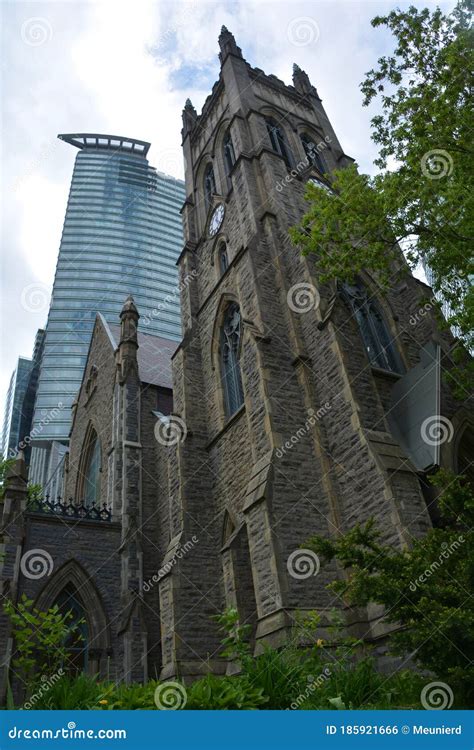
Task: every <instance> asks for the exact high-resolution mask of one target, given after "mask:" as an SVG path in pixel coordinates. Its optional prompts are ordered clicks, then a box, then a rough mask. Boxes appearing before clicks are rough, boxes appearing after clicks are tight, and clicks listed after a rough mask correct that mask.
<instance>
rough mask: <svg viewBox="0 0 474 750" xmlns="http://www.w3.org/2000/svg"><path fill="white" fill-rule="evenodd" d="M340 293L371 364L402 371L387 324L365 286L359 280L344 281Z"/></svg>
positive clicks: (393, 370) (384, 368)
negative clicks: (352, 317)
mask: <svg viewBox="0 0 474 750" xmlns="http://www.w3.org/2000/svg"><path fill="white" fill-rule="evenodd" d="M342 295H343V297H344V299H345V300H346V302H347V303H348V305H349V307H350V308H351V310H352V313H353V315H354V317H355V319H356V321H357V324H358V326H359V330H360V334H361V336H362V340H363V342H364V345H365V349H366V352H367V356H368V358H369V361H370V363H371V365H372V366H373V367H380V368H381V369H383V370H390V371H392V372H402V371H403V367H402V364H401V360H400V357H399V354H398V352H397V350H396V349H395V347H394V345H393V342H392V337H391V335H390V332H389V330H388V327H387V324H386V323H385V320H384V318H383V316H382V313H381V312H380V310H379V307H378V305H377V303H376V302H375V301H374V299H372V297H371V296H370V295H369V293H368V290H367V289H366V287H365V286H364V285H363V284H362V282H361V281H359V280H357V281H356V282H355V283H354V284H348V283H345V284H343V286H342Z"/></svg>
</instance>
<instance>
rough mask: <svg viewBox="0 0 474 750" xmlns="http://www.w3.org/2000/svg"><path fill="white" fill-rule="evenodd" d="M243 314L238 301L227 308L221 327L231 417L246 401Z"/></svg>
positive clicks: (229, 415)
mask: <svg viewBox="0 0 474 750" xmlns="http://www.w3.org/2000/svg"><path fill="white" fill-rule="evenodd" d="M240 343H241V316H240V308H239V306H238V304H237V303H235V302H232V303H231V304H230V305H229V306H228V307H227V309H226V311H225V315H224V320H223V323H222V328H221V341H220V345H221V352H220V353H221V376H222V386H223V390H224V402H225V409H226V415H227V416H228V417H231V416H232V414H235V412H236V411H237V409H239V408H240V407H241V406H242V404H243V403H244V392H243V388H242V376H241V372H240V362H239V359H240Z"/></svg>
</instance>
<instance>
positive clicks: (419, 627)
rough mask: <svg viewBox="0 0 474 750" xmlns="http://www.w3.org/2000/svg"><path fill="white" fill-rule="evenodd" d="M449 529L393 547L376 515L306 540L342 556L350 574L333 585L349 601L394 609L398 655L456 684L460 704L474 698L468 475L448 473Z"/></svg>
mask: <svg viewBox="0 0 474 750" xmlns="http://www.w3.org/2000/svg"><path fill="white" fill-rule="evenodd" d="M434 483H435V484H437V485H438V486H439V487H440V488H441V490H442V494H441V496H440V501H439V507H440V512H441V514H442V518H443V522H444V526H443V527H440V528H433V529H431V530H430V531H429V532H428V533H427V534H426V535H425V536H423V537H421V538H416V539H414V540H413V543H412V546H411V547H410V548H409V549H404V550H399V549H395V548H394V547H392V546H387V545H386V544H384V543H383V542H382V540H381V534H380V532H379V530H378V529H377V528H376V526H375V523H374V521H373V520H370V521H369V522H368V523H366V524H365V525H363V526H362V525H357V526H355V527H354V528H353V529H352V530H350V531H349V532H348V533H346V534H343V535H341V536H340V537H337V538H333V539H326V538H323V537H314V538H312V539H310V540H309V542H308V543H306V544H305V546H306V547H309V548H310V549H312V550H313V551H314V552H316V553H317V554H318V555H320V556H321V557H322V558H323V559H324V560H333V559H336V560H337V561H338V562H339V563H340V565H341V566H342V568H343V569H344V570H345V571H346V577H345V578H344V579H341V580H338V581H335V582H333V583H332V584H330V587H331V588H332V589H333V590H334V591H336V592H337V593H338V594H340V595H342V596H343V597H344V598H345V599H346V601H347V603H348V604H350V605H353V606H365V605H367V604H369V603H370V602H375V603H377V604H382V605H384V607H385V608H386V615H385V621H386V622H387V623H391V624H393V626H394V628H395V632H394V634H393V635H392V639H391V643H392V646H393V649H394V651H395V652H396V653H398V654H405V655H406V654H409V653H411V654H413V656H414V658H415V660H416V661H417V662H418V663H419V664H420V666H422V667H424V668H427V669H429V670H430V671H432V672H434V673H435V674H436V675H438V676H439V677H440V678H441V679H443V680H445V681H446V682H448V684H449V685H450V687H451V688H452V689H453V691H454V694H455V699H456V702H457V704H458V705H459V704H461V705H462V703H463V702H464V703H469V702H470V701H472V700H473V699H474V667H473V664H472V654H473V653H474V605H473V600H472V596H470V593H471V591H472V584H473V580H474V532H473V531H472V529H473V526H474V524H473V521H474V494H473V491H472V488H471V487H470V486H469V484H468V483H467V482H466V481H465V479H464V478H463V477H461V476H454V475H452V474H451V473H449V472H446V471H443V472H440V473H439V474H438V475H437V476H436V478H435V479H434Z"/></svg>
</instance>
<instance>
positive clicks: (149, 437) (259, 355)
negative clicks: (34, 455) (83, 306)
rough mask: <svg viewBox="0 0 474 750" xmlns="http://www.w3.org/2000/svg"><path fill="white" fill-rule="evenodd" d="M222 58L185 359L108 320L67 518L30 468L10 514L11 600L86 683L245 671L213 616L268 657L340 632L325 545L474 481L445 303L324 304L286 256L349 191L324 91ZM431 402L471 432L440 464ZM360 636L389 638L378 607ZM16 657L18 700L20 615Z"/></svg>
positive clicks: (408, 292) (411, 516) (337, 292)
mask: <svg viewBox="0 0 474 750" xmlns="http://www.w3.org/2000/svg"><path fill="white" fill-rule="evenodd" d="M219 45H220V55H219V59H220V73H219V78H218V80H217V82H216V83H215V84H214V86H213V89H212V91H211V93H210V95H209V96H208V98H207V99H206V101H205V103H204V106H203V109H202V112H201V114H199V115H198V114H197V112H196V110H195V109H194V107H193V105H192V104H191V102H190V101H189V100H188V101H187V102H186V105H185V107H184V111H183V130H182V137H183V150H184V157H185V164H186V175H185V179H186V196H187V197H186V200H185V203H184V206H183V209H182V215H183V222H184V230H185V245H184V247H183V250H182V253H181V256H180V258H179V268H180V292H181V311H182V313H181V314H182V329H183V338H182V341H181V343H180V344H179V345H178V346H176V345H175V344H173V343H171V342H169V341H165V340H163V339H160V338H158V337H156V336H151V335H146V334H142V333H138V332H137V322H138V319H139V313H140V311H139V310H137V308H136V306H135V304H134V301H133V299H132V298H128V299H127V300H126V301H125V302H124V307H123V310H122V312H121V315H120V321H117V325H116V326H112V325H108V324H107V323H106V322H105V320H104V319H103V317H102V316H101V315H100V313H98V315H97V319H96V324H95V329H94V333H93V337H92V342H91V346H90V350H89V355H88V362H87V366H86V370H85V375H84V380H83V383H82V386H81V389H80V392H79V394H78V397H77V400H76V402H75V404H74V406H73V410H74V418H73V426H72V432H71V440H70V453H69V457H68V463H67V466H66V477H65V487H66V491H65V498H63V499H57V498H41V499H39V500H38V499H36V500H34V501H31V500H29V501H28V500H27V497H26V480H25V470H24V462H23V459H22V457H21V456H19V458H18V460H17V462H16V464H15V466H14V467H13V469H12V470H11V472H10V475H9V477H8V480H7V487H6V493H5V499H4V502H3V517H2V528H1V533H2V536H3V551H4V555H3V557H2V559H1V560H0V570H1V586H2V596H4V597H5V596H6V597H9V598H12V599H13V600H15V601H16V600H17V599H18V598H19V597H20V596H21V595H22V594H23V593H26V594H27V595H28V596H29V597H30V598H31V599H33V600H34V601H35V603H36V605H37V606H38V607H40V608H46V609H47V608H48V607H50V606H52V605H53V604H54V603H56V602H58V603H60V604H61V606H64V607H65V608H66V609H72V610H73V612H74V613H77V616H78V617H79V616H80V617H82V618H83V619H84V623H83V642H82V645H80V646H78V645H77V644H76V645H74V644H71V648H70V662H71V669H84V670H87V671H89V672H90V673H92V674H98V675H99V676H101V677H109V678H111V679H121V680H127V681H142V680H146V679H147V678H155V677H160V678H161V679H163V680H165V679H172V678H175V677H180V678H182V679H185V680H190V679H193V678H195V677H196V676H199V675H202V674H204V673H206V672H207V671H209V670H211V671H213V672H215V673H225V671H226V670H227V669H228V665H227V664H226V663H225V661H224V660H223V659H222V657H221V656H220V647H219V640H220V636H219V632H218V630H217V626H216V624H215V621H214V620H213V619H212V618H213V616H215V615H216V614H219V613H221V612H222V611H223V610H224V609H225V608H226V607H229V606H232V607H236V608H237V610H238V612H239V614H240V619H241V621H242V622H246V623H249V624H250V625H251V626H252V643H253V647H254V648H255V651H256V652H258V650H259V649H260V648H261V647H262V644H263V643H270V644H273V645H274V646H279V645H281V644H284V642H285V639H286V638H287V636H288V634H289V632H290V629H291V627H292V624H293V622H294V618H295V613H296V612H297V611H301V610H303V611H304V610H314V609H316V610H318V612H319V613H320V614H321V616H322V621H321V627H322V632H324V627H325V624H327V615H328V613H329V612H330V610H332V609H333V607H335V606H336V607H342V606H343V605H342V602H341V601H338V600H336V598H335V596H334V595H333V594H330V593H329V592H328V590H327V588H326V587H327V584H328V582H329V581H330V580H331V579H332V578H333V577H334V576H337V575H341V573H340V571H338V570H337V569H336V567H335V566H333V567H331V566H329V567H326V566H324V567H323V566H321V568H320V567H319V561H318V560H317V559H315V558H314V556H312V555H311V554H308V552H307V551H306V553H305V552H304V550H302V549H300V548H301V547H304V544H305V541H306V540H307V539H308V538H309V537H310V536H311V535H314V534H323V535H328V536H330V535H335V534H338V533H340V532H341V531H342V532H344V531H346V530H348V529H350V528H351V527H352V526H353V525H354V524H356V523H357V522H364V521H366V520H367V519H368V518H369V517H371V516H372V517H374V518H375V519H376V522H377V524H378V525H379V527H380V528H381V529H382V530H383V532H384V536H385V539H386V540H387V541H389V542H390V543H392V544H393V545H404V544H407V543H409V542H410V540H411V539H412V538H413V537H414V536H417V535H419V534H423V533H424V532H426V530H427V529H429V527H430V525H431V524H432V523H435V522H436V513H435V506H436V503H435V502H434V500H435V499H434V497H433V495H432V494H430V491H429V489H428V487H427V484H426V482H425V477H426V472H427V471H428V470H429V469H430V468H432V467H433V466H436V465H443V466H446V467H450V468H454V469H459V470H460V469H461V468H462V467H463V466H464V462H466V460H467V455H468V449H469V446H472V433H471V432H469V430H470V428H469V415H468V412H467V408H466V405H460V403H459V402H457V401H454V399H453V398H452V397H451V395H450V393H449V391H448V390H447V388H446V386H445V385H444V381H443V379H442V378H440V377H439V374H440V372H442V370H443V369H444V368H446V367H449V363H450V356H449V353H450V347H451V346H452V344H453V339H452V337H451V336H450V334H446V333H440V332H438V331H437V329H436V325H435V323H434V318H433V316H432V314H431V312H430V311H429V310H428V311H426V306H425V307H424V305H425V303H426V299H427V297H429V296H430V295H431V290H430V289H429V287H427V286H426V285H424V284H423V283H422V282H420V281H418V280H417V279H415V278H414V277H412V276H411V275H409V274H407V276H406V277H405V278H404V280H403V282H400V281H397V284H396V286H394V287H393V288H392V289H391V290H390V292H389V293H387V294H384V295H382V294H381V293H380V291H379V287H378V285H377V282H376V279H375V278H373V277H372V276H371V275H370V274H369V273H364V274H363V275H362V276H361V278H360V279H358V280H357V281H356V282H353V283H351V284H344V285H336V284H329V283H326V284H321V283H320V281H319V280H318V275H317V271H316V266H315V262H314V259H312V258H308V257H303V256H302V255H301V252H300V250H299V249H298V248H297V247H294V246H293V245H292V244H291V242H290V240H289V238H288V228H289V227H290V226H293V225H295V224H297V223H298V222H299V220H300V219H301V217H302V214H303V213H304V211H305V206H306V205H307V204H306V203H305V198H304V194H305V190H306V184H307V182H308V181H309V180H311V181H312V182H313V183H314V184H315V185H316V186H317V187H319V188H320V189H321V190H330V189H331V188H330V174H331V171H332V170H333V169H336V168H340V167H344V166H346V165H348V164H349V163H351V162H352V159H351V158H350V157H349V156H347V155H346V154H345V153H344V151H343V150H342V148H341V146H340V144H339V141H338V139H337V136H336V134H335V132H334V130H333V128H332V126H331V123H330V122H329V120H328V117H327V115H326V113H325V111H324V108H323V105H322V102H321V99H320V98H319V96H318V92H317V90H316V88H315V87H314V86H313V85H312V84H311V82H310V80H309V78H308V75H307V74H306V73H305V72H304V71H303V70H301V69H300V68H298V67H297V66H296V65H295V67H294V72H293V85H286V84H284V83H283V82H282V81H280V80H279V79H278V78H276V77H275V76H273V75H267V74H265V73H264V72H263V71H262V70H260V69H258V68H253V67H251V66H250V65H249V63H248V62H246V60H245V59H244V58H243V56H242V52H241V50H240V48H239V47H238V46H237V44H236V41H235V39H234V37H233V36H232V34H231V33H230V32H229V31H227V29H225V28H223V29H222V32H221V35H220V37H219ZM400 262H402V260H401V261H400ZM157 314H159V311H157ZM420 383H421V388H420ZM440 383H441V385H440ZM412 392H414V393H415V394H416V399H413V398H410V393H412ZM430 399H431V400H430ZM401 401H402V402H403V405H404V406H403V409H402V410H400V408H399V404H400V402H401ZM418 401H419V402H421V403H422V406H423V408H424V409H425V411H424V412H423V413H422V415H421V416H423V415H424V416H425V417H426V416H427V417H428V420H429V418H432V419H437V420H438V423H439V420H444V421H443V424H444V425H448V426H449V428H450V429H451V434H450V435H449V436H448V438H449V439H446V440H444V441H439V442H440V443H441V445H437V446H435V448H433V449H432V444H433V442H434V441H433V440H431V441H430V440H429V439H428V438H429V436H428V438H427V439H426V440H424V441H423V440H421V441H420V440H418V442H417V440H416V438H417V437H418V438H419V432H420V429H419V422H420V413H419V408H420V407H419V404H418V403H417V402H418ZM417 410H418V411H417ZM404 419H405V422H404ZM425 423H426V419H424V421H423V425H425ZM438 423H437V424H438ZM423 425H422V426H423ZM417 431H418V432H417ZM422 437H423V435H422ZM346 616H347V623H348V626H350V627H351V628H352V632H354V633H355V634H357V635H359V636H360V637H364V638H366V639H367V640H368V641H370V642H372V643H375V644H377V643H383V642H384V638H386V632H387V631H386V629H385V628H384V626H383V625H382V624H381V622H380V618H381V612H380V611H378V610H375V609H371V608H370V607H369V608H367V609H366V610H364V611H360V610H358V611H357V612H354V611H347V612H346ZM0 644H1V649H2V652H3V653H2V655H1V657H0V658H1V665H0V667H1V675H0V676H1V679H2V685H3V688H4V686H5V679H6V674H7V673H8V671H9V670H10V675H11V678H12V676H13V679H14V669H13V667H12V664H11V661H12V652H13V650H14V644H13V642H12V638H11V632H10V630H9V624H8V621H7V619H6V618H5V616H4V615H3V614H1V615H0Z"/></svg>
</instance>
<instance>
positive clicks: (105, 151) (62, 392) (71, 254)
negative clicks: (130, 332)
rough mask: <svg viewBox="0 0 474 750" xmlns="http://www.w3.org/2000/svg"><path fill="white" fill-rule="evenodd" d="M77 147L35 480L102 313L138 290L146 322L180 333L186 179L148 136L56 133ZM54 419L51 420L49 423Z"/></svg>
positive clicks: (52, 452) (43, 376) (66, 425)
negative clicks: (162, 167) (154, 160)
mask: <svg viewBox="0 0 474 750" xmlns="http://www.w3.org/2000/svg"><path fill="white" fill-rule="evenodd" d="M58 137H59V138H60V139H61V140H62V141H64V142H66V143H69V144H71V145H72V146H75V147H76V148H78V149H79V151H78V153H77V156H76V161H75V165H74V172H73V176H72V182H71V188H70V193H69V200H68V204H67V209H66V216H65V220H64V227H63V233H62V237H61V244H60V249H59V256H58V262H57V267H56V275H55V279H54V285H53V293H52V298H51V305H50V310H49V316H48V322H47V326H46V337H45V344H44V353H43V357H42V362H41V368H40V375H39V382H38V389H37V396H36V402H35V409H34V416H33V429H32V432H33V434H34V435H35V442H34V444H33V445H34V446H35V447H34V449H33V452H32V458H31V466H30V480H31V481H35V482H40V483H41V484H43V485H45V484H46V483H47V482H48V481H49V480H50V478H51V476H52V475H53V474H54V471H55V467H57V465H58V463H59V462H60V460H61V457H62V455H63V454H64V452H65V450H66V448H65V446H66V445H67V441H68V435H69V429H70V424H71V415H70V407H71V404H72V402H73V400H74V398H75V396H76V394H77V391H78V390H79V387H80V384H81V380H82V375H83V371H84V366H85V362H86V357H87V351H88V347H89V343H90V338H91V333H92V329H93V325H94V320H95V317H96V313H97V311H100V312H101V313H102V314H103V315H104V317H105V318H106V319H107V320H108V321H109V322H111V323H117V321H118V316H119V313H120V310H121V308H122V305H123V303H124V300H125V298H126V297H127V295H128V294H130V293H131V294H133V297H134V299H135V302H136V304H137V307H138V309H139V311H140V315H141V319H140V322H139V326H140V328H141V329H142V330H143V331H144V332H146V333H150V334H156V335H159V336H163V337H165V338H168V339H172V340H179V338H180V335H181V329H180V314H179V293H178V289H177V284H178V273H177V268H176V261H177V259H178V255H179V253H180V252H181V249H182V245H183V233H182V223H181V216H180V209H181V206H182V204H183V202H184V198H185V190H184V183H183V182H182V181H180V180H176V179H174V178H172V177H169V176H167V175H164V174H161V173H160V172H157V170H156V169H154V168H153V167H151V166H150V165H149V163H148V160H147V158H146V157H147V153H148V149H149V147H150V144H149V143H146V142H144V141H139V140H136V139H133V138H123V137H120V136H111V135H99V134H89V133H79V134H68V135H59V136H58ZM45 422H46V423H45Z"/></svg>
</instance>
